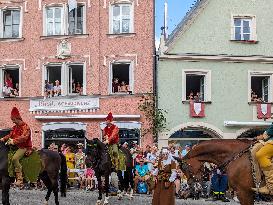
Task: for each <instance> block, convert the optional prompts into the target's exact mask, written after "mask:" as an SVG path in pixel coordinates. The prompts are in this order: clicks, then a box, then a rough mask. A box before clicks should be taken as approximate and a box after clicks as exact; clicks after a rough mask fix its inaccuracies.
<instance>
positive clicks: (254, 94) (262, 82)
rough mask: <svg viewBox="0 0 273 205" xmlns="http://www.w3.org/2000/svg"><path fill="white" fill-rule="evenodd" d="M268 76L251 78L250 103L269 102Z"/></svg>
mask: <svg viewBox="0 0 273 205" xmlns="http://www.w3.org/2000/svg"><path fill="white" fill-rule="evenodd" d="M269 85H270V76H252V77H251V102H269V93H270V86H269Z"/></svg>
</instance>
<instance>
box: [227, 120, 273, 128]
mask: <svg viewBox="0 0 273 205" xmlns="http://www.w3.org/2000/svg"><path fill="white" fill-rule="evenodd" d="M271 124H272V122H239V121H224V126H225V127H260V126H261V127H262V126H269V125H271Z"/></svg>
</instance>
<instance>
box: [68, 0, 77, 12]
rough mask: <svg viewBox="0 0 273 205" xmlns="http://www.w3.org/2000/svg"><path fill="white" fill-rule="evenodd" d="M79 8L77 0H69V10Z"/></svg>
mask: <svg viewBox="0 0 273 205" xmlns="http://www.w3.org/2000/svg"><path fill="white" fill-rule="evenodd" d="M75 8H77V0H68V10H69V12H70V11H72V10H73V9H75Z"/></svg>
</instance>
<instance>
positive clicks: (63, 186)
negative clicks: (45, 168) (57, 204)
mask: <svg viewBox="0 0 273 205" xmlns="http://www.w3.org/2000/svg"><path fill="white" fill-rule="evenodd" d="M60 157H61V170H60V191H61V196H63V197H66V184H67V165H66V158H65V156H64V155H63V154H62V153H60Z"/></svg>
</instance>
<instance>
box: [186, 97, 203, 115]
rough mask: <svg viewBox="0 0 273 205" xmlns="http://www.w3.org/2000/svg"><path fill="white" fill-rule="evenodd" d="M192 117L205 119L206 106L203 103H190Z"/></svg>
mask: <svg viewBox="0 0 273 205" xmlns="http://www.w3.org/2000/svg"><path fill="white" fill-rule="evenodd" d="M190 116H191V117H205V104H204V103H202V102H200V103H199V102H194V101H191V102H190Z"/></svg>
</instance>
